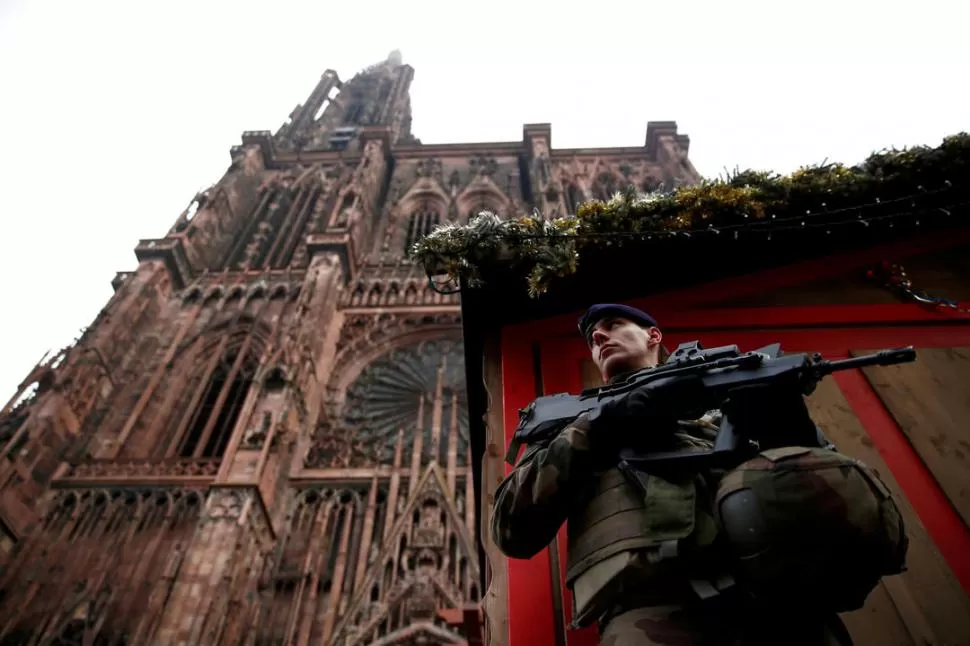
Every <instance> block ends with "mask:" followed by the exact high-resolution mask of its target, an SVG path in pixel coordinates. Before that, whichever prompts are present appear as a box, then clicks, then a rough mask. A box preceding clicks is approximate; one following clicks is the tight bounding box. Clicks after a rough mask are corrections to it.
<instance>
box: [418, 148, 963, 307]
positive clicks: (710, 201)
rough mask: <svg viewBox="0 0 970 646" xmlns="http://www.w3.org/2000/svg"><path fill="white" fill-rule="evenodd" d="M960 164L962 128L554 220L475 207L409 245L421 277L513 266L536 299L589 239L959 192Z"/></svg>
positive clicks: (625, 239) (595, 242) (591, 206)
mask: <svg viewBox="0 0 970 646" xmlns="http://www.w3.org/2000/svg"><path fill="white" fill-rule="evenodd" d="M968 172H970V135H967V134H966V133H960V134H958V135H954V136H951V137H947V138H946V139H944V140H943V143H942V144H941V145H940V146H938V147H936V148H929V147H916V148H909V149H904V150H888V151H880V152H877V153H873V154H872V155H870V156H869V158H867V159H866V160H865V161H864V162H862V163H861V164H859V165H857V166H845V165H843V164H825V165H817V166H806V167H803V168H799V169H798V170H796V171H794V172H793V173H791V174H790V175H787V176H780V175H776V174H773V173H768V172H764V171H754V170H747V171H742V172H737V173H734V174H733V175H732V176H730V177H727V178H723V179H717V180H705V181H702V182H701V183H699V184H697V185H695V186H685V187H681V188H678V189H675V190H674V191H671V192H669V193H653V194H649V195H639V194H635V193H627V194H617V195H616V196H614V197H613V199H611V200H609V201H608V202H601V201H591V202H586V203H584V204H581V205H579V207H578V208H577V211H576V214H575V215H569V216H565V217H561V218H556V219H553V220H543V219H542V218H541V217H539V216H538V214H533V215H529V216H522V217H517V218H510V219H507V220H501V219H500V218H499V217H498V216H496V215H495V214H494V213H490V212H482V213H480V214H479V215H478V216H476V217H475V218H473V219H472V220H471V221H470V222H469V223H468V224H466V225H464V226H455V225H447V226H444V227H439V228H438V229H436V230H435V231H433V232H432V233H431V234H430V235H428V236H426V237H425V238H423V239H422V240H420V241H419V242H417V243H416V244H415V245H414V246H413V247H412V249H411V250H410V253H411V255H412V257H413V258H415V259H416V260H417V262H418V263H420V264H421V265H422V266H423V267H424V268H425V270H426V271H427V272H428V274H429V275H439V276H440V275H443V274H444V275H447V276H448V277H450V278H452V279H460V278H464V279H465V281H466V283H467V284H469V285H471V286H475V285H480V284H481V283H482V281H483V280H485V278H486V276H488V275H494V274H495V273H496V272H497V271H499V270H502V269H504V270H505V271H511V272H514V273H516V274H518V275H520V276H522V277H523V278H524V279H525V280H526V282H527V284H528V288H529V293H530V295H532V296H533V297H535V296H537V295H539V294H540V293H542V292H544V291H545V290H546V289H547V288H548V286H549V284H550V282H551V281H552V280H554V279H555V278H557V277H562V276H568V275H569V274H572V273H574V272H575V271H576V270H577V268H578V267H579V261H580V258H581V256H582V253H583V251H584V250H586V249H588V248H590V247H602V246H610V245H614V244H616V245H619V244H629V243H630V242H631V241H633V242H634V243H635V242H636V241H637V240H639V239H645V238H650V239H651V240H653V241H656V240H657V239H658V238H660V239H662V238H664V237H666V236H670V235H673V234H676V233H677V232H685V231H698V230H700V231H704V230H717V229H718V228H723V227H735V228H737V227H739V226H750V225H751V224H759V223H761V222H762V221H764V220H765V219H766V218H769V217H771V218H778V219H779V220H784V219H786V218H795V217H800V216H803V215H804V214H805V213H807V212H815V211H819V210H822V211H829V210H833V211H835V210H840V211H841V212H845V211H846V210H847V209H852V208H856V207H861V206H863V205H866V204H871V203H873V202H877V201H878V200H880V199H882V200H892V199H893V198H898V197H900V196H906V195H912V194H919V193H921V192H925V191H926V190H927V189H928V188H930V187H931V186H933V187H939V186H943V185H944V184H949V185H951V186H952V187H954V191H959V190H965V189H963V188H962V186H963V184H964V183H965V182H966V177H967V173H968Z"/></svg>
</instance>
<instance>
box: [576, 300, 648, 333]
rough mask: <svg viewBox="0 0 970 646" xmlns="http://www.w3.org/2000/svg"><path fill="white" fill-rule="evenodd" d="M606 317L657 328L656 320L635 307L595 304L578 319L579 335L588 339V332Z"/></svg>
mask: <svg viewBox="0 0 970 646" xmlns="http://www.w3.org/2000/svg"><path fill="white" fill-rule="evenodd" d="M607 316H615V317H617V318H624V319H627V320H628V321H633V322H634V323H636V324H638V325H642V326H643V327H656V326H657V321H656V319H654V318H653V317H652V316H650V315H649V314H647V313H646V312H644V311H641V310H638V309H637V308H635V307H630V306H629V305H619V304H617V303H597V304H596V305H593V306H592V307H590V308H589V309H588V310H586V313H585V314H583V316H582V318H580V319H579V333H580V334H582V335H583V338H584V339H588V338H589V332H590V330H592V329H593V326H594V325H596V323H597V321H602V320H603V319H605V318H606V317H607Z"/></svg>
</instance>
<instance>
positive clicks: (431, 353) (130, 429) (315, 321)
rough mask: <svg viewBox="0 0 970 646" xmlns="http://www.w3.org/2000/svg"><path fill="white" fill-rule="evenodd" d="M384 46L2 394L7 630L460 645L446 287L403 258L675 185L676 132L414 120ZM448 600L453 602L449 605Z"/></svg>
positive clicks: (403, 74) (1, 574) (1, 556)
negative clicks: (483, 231)
mask: <svg viewBox="0 0 970 646" xmlns="http://www.w3.org/2000/svg"><path fill="white" fill-rule="evenodd" d="M413 74H414V70H413V69H412V68H411V67H409V66H408V65H405V64H403V63H402V60H401V56H400V54H398V53H396V52H395V53H392V54H391V55H390V56H389V57H388V58H387V60H385V61H383V62H381V63H379V64H377V65H374V66H372V67H370V68H367V69H365V70H363V71H362V72H360V73H359V74H357V75H355V76H354V77H353V78H351V79H350V80H348V81H341V80H340V78H339V77H338V75H337V73H336V72H334V71H332V70H328V71H327V72H325V73H324V74H323V76H322V78H321V79H320V82H319V83H318V84H317V86H316V88H315V89H314V90H313V92H312V93H311V94H310V96H309V98H308V99H307V100H306V102H305V103H304V104H303V105H300V106H297V108H296V109H295V110H294V111H293V112H292V114H291V115H290V118H289V120H288V121H287V122H286V123H285V124H284V125H283V126H282V127H281V128H280V129H279V130H278V131H277V132H276V133H275V134H274V133H271V132H245V133H243V136H242V145H240V146H236V147H234V148H233V149H232V150H231V155H232V163H231V166H230V167H229V168H228V170H227V171H226V173H225V175H224V176H223V177H222V178H221V179H220V180H219V181H218V182H217V183H215V184H214V185H212V186H211V187H210V188H209V189H207V190H206V191H204V192H203V193H201V194H199V195H196V196H195V197H194V198H193V199H192V201H191V204H190V205H189V207H188V208H187V209H186V210H185V212H184V213H182V214H181V215H180V216H179V217H178V219H177V220H176V221H175V223H174V225H173V226H172V228H171V230H170V231H169V232H168V235H166V236H165V237H164V238H161V239H156V240H141V241H140V242H139V243H138V245H137V246H136V248H135V254H136V257H137V260H138V265H137V268H136V269H135V270H134V271H131V272H125V273H120V274H118V275H117V277H116V278H115V280H114V282H113V286H114V288H115V292H114V295H113V296H112V298H111V299H110V300H109V302H108V303H107V305H106V306H105V307H104V309H103V310H102V311H101V313H100V314H99V315H98V316H97V317H96V318H95V320H94V321H93V322H92V323H91V325H90V326H89V327H88V328H87V329H86V330H85V332H84V333H83V334H82V335H81V336H80V338H78V339H77V340H76V341H75V343H74V344H73V345H72V346H70V347H68V348H66V349H64V350H62V351H60V352H58V353H56V354H54V355H52V356H49V357H47V358H45V359H44V360H43V361H41V362H40V363H39V364H38V365H37V366H36V367H35V368H34V369H33V370H32V371H31V372H30V374H29V375H27V377H26V378H25V379H24V381H23V382H22V384H21V386H20V388H19V389H18V391H17V392H16V393H15V394H14V396H13V397H12V398H11V400H10V401H9V402H8V403H7V405H6V406H4V408H3V409H2V412H0V447H3V459H2V460H0V609H2V610H0V644H4V645H5V644H25V645H34V644H36V645H41V644H44V645H48V644H49V645H55V644H63V645H68V644H70V645H77V646H81V645H83V646H96V645H98V646H123V645H124V646H134V645H136V644H137V645H145V644H164V645H168V644H199V645H206V646H219V645H225V646H235V645H249V646H257V645H258V646H263V645H265V646H270V645H291V644H292V645H296V644H299V645H306V644H313V645H316V644H335V645H339V646H365V645H368V644H382V645H384V644H386V645H391V644H394V645H411V644H442V645H444V644H465V643H467V642H468V641H473V639H472V638H471V636H469V635H464V634H463V632H464V629H463V628H462V624H461V619H460V617H461V612H462V610H463V609H465V608H468V607H474V606H475V605H476V604H477V602H478V601H479V595H480V594H481V591H482V587H483V578H484V573H483V572H482V566H481V563H480V562H479V557H478V554H479V551H478V543H479V540H478V536H479V534H480V531H481V530H480V524H481V523H480V519H479V518H476V514H475V509H476V505H475V494H474V491H475V488H474V482H473V478H472V468H471V465H470V451H469V438H468V418H467V415H468V413H467V406H466V395H465V389H464V384H465V373H464V367H463V366H464V360H463V359H464V355H463V348H462V341H461V335H460V329H461V328H460V324H461V321H460V309H459V303H458V296H457V295H455V294H448V293H441V292H440V291H438V290H436V289H435V288H434V286H432V285H429V282H428V280H427V278H426V277H425V276H424V275H423V274H422V273H421V271H420V270H419V269H418V268H417V267H416V266H414V265H413V264H412V263H411V262H410V261H409V260H408V258H407V256H406V249H407V248H408V247H409V246H410V245H411V244H412V243H413V242H414V241H415V240H417V239H418V238H419V237H421V236H423V235H426V234H427V233H428V232H430V231H431V230H432V229H433V228H434V227H435V226H437V225H439V224H446V223H452V222H465V221H467V219H468V218H469V217H472V216H474V215H475V214H476V213H478V212H479V211H481V210H483V209H487V210H490V211H492V212H494V213H497V214H499V215H500V216H503V217H507V216H514V215H521V214H528V213H531V212H533V211H535V212H538V213H539V214H541V216H542V217H555V216H557V215H562V214H565V213H566V212H570V211H572V210H573V209H574V208H575V207H576V204H577V203H579V202H581V201H583V200H587V199H591V198H603V199H605V198H608V197H610V196H611V195H612V194H613V193H614V192H615V191H617V190H620V189H623V188H626V187H629V186H631V185H633V186H635V187H637V188H638V189H640V190H647V191H649V190H654V189H656V188H657V187H658V186H661V185H666V186H671V185H674V184H678V183H693V182H696V181H697V180H698V179H699V176H698V174H697V172H696V171H695V169H694V168H693V166H692V165H691V163H690V161H689V160H688V158H687V149H688V138H687V137H686V136H685V135H681V134H678V133H677V126H676V124H675V123H672V122H651V123H650V124H648V127H647V132H646V141H645V143H644V144H643V145H642V146H635V147H628V148H603V149H582V150H566V149H554V148H552V141H551V131H550V127H549V125H548V124H537V125H526V126H525V128H524V136H523V138H522V140H521V141H514V142H508V143H473V144H422V143H421V141H420V140H418V139H417V138H416V137H415V136H414V135H413V134H412V133H411V103H410V97H409V87H410V84H411V80H412V77H413ZM456 617H457V619H456Z"/></svg>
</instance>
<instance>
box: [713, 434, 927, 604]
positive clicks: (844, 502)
mask: <svg viewBox="0 0 970 646" xmlns="http://www.w3.org/2000/svg"><path fill="white" fill-rule="evenodd" d="M714 515H715V520H716V521H717V524H718V528H719V530H720V532H721V534H722V537H723V539H724V541H725V545H726V547H727V551H728V555H729V556H728V558H729V559H730V560H731V561H732V562H731V566H732V568H731V569H732V570H733V571H734V572H735V574H736V577H737V580H738V583H741V584H742V585H743V586H744V587H745V588H746V589H747V590H748V592H749V593H750V594H752V595H753V596H754V597H756V598H760V599H762V600H765V601H768V602H769V603H771V604H790V603H811V604H812V605H813V606H815V607H817V608H819V609H821V610H825V611H831V612H847V611H850V610H856V609H858V608H860V607H862V605H863V604H864V603H865V600H866V597H868V595H869V593H870V592H872V590H873V588H875V587H876V585H877V584H878V583H879V580H880V579H881V578H882V577H884V576H889V575H893V574H899V573H901V572H903V571H905V569H906V553H907V550H908V547H909V539H908V538H907V536H906V531H905V527H904V525H903V520H902V516H901V514H900V513H899V509H898V508H897V506H896V504H895V502H894V501H893V498H892V495H891V493H890V491H889V489H888V488H887V487H886V485H885V484H884V483H883V482H882V480H881V479H880V478H879V475H878V474H877V473H876V472H875V471H874V470H873V469H871V468H870V467H868V466H866V465H865V464H863V463H862V462H860V461H859V460H855V459H853V458H851V457H849V456H846V455H843V454H841V453H838V452H836V451H833V450H830V449H825V448H807V447H782V448H775V449H769V450H765V451H762V452H761V453H759V454H758V455H756V456H755V457H753V458H751V459H749V460H747V461H745V462H743V463H741V464H740V465H738V466H737V467H735V468H733V469H731V470H729V471H727V472H726V473H724V475H723V476H722V477H721V478H720V481H719V482H718V484H717V487H716V491H715V495H714Z"/></svg>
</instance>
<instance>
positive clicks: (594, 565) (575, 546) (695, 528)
mask: <svg viewBox="0 0 970 646" xmlns="http://www.w3.org/2000/svg"><path fill="white" fill-rule="evenodd" d="M679 435H680V440H681V442H680V444H681V445H682V446H683V448H688V447H690V446H694V447H697V448H709V447H710V446H711V443H710V442H707V441H703V440H699V439H698V438H689V437H687V436H686V435H684V434H679ZM631 478H637V480H638V481H639V486H637V485H636V484H635V483H634V482H631ZM594 482H595V484H594V486H593V487H592V488H591V490H590V491H589V493H588V494H587V495H586V496H584V499H583V500H582V501H580V502H579V504H577V505H575V507H574V511H573V513H572V514H571V515H570V516H569V519H568V523H567V536H568V540H569V549H568V558H567V566H566V584H567V585H568V586H569V587H570V588H571V589H572V593H573V604H574V607H573V617H574V624H575V625H577V626H585V625H590V624H592V623H593V622H595V621H596V620H597V619H599V617H600V616H601V615H602V614H603V613H604V612H606V610H608V609H609V607H610V606H611V605H612V603H614V602H615V600H616V599H622V598H624V597H629V596H630V595H634V594H636V595H641V594H642V593H644V591H652V592H648V593H649V594H656V595H659V596H658V598H657V599H656V600H655V603H657V604H666V603H677V602H678V601H680V600H679V599H677V598H675V597H676V596H677V594H678V593H677V591H676V587H677V586H676V583H683V584H684V585H685V586H686V582H687V580H688V579H689V577H690V573H691V568H692V566H698V564H699V563H701V562H703V561H706V560H707V555H708V553H709V552H711V551H712V550H711V547H712V546H713V543H714V540H715V538H716V536H717V526H716V524H715V521H714V515H713V510H712V508H711V499H712V497H711V493H712V492H711V491H710V489H708V485H707V482H706V480H705V479H704V477H702V475H701V474H694V473H680V474H678V475H673V474H665V477H660V476H658V475H647V474H643V473H637V474H632V473H629V472H627V473H624V472H621V470H620V469H618V468H611V469H608V470H606V471H603V472H601V473H599V474H597V475H596V477H595V480H594ZM664 595H666V596H669V597H670V598H663V596H664Z"/></svg>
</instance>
